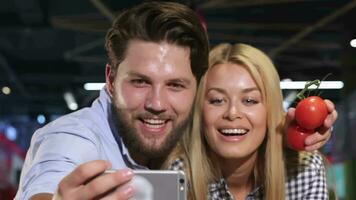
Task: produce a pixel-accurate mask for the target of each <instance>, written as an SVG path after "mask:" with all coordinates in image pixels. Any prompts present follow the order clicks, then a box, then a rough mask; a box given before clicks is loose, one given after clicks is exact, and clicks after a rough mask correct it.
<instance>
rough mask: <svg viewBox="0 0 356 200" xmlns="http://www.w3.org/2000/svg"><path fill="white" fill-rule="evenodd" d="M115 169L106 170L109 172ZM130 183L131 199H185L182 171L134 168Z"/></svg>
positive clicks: (185, 190) (185, 189)
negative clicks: (132, 193)
mask: <svg viewBox="0 0 356 200" xmlns="http://www.w3.org/2000/svg"><path fill="white" fill-rule="evenodd" d="M113 171H115V170H107V171H106V172H105V173H110V172H113ZM134 173H135V176H134V178H133V179H132V181H131V183H130V184H132V186H133V187H134V189H135V191H136V195H135V196H134V197H133V198H132V199H131V200H186V199H187V183H186V176H185V174H184V172H183V171H173V170H134Z"/></svg>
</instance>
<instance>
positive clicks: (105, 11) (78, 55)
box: [64, 0, 115, 63]
mask: <svg viewBox="0 0 356 200" xmlns="http://www.w3.org/2000/svg"><path fill="white" fill-rule="evenodd" d="M90 2H91V3H92V4H93V5H94V6H95V7H96V8H97V9H98V10H99V11H100V13H101V14H102V15H104V16H105V17H106V18H107V19H108V20H109V21H110V22H112V21H113V20H114V17H115V15H114V13H113V12H112V11H111V10H110V9H109V8H108V7H107V6H105V5H104V4H103V3H102V1H100V0H90ZM100 45H104V39H103V38H100V39H97V40H94V41H92V42H89V43H87V44H83V45H81V46H78V47H76V48H74V49H72V50H69V51H66V52H65V53H64V57H65V58H67V59H72V60H74V61H78V62H92V63H97V62H105V61H106V59H103V58H102V57H94V56H88V55H83V54H85V52H87V51H89V50H91V49H93V48H95V47H97V46H100Z"/></svg>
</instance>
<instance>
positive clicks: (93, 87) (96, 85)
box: [84, 83, 105, 90]
mask: <svg viewBox="0 0 356 200" xmlns="http://www.w3.org/2000/svg"><path fill="white" fill-rule="evenodd" d="M104 85H105V83H85V84H84V89H85V90H101V89H102V88H103V87H104Z"/></svg>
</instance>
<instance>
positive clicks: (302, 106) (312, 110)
mask: <svg viewBox="0 0 356 200" xmlns="http://www.w3.org/2000/svg"><path fill="white" fill-rule="evenodd" d="M327 115H328V108H327V106H326V104H325V102H324V100H323V99H322V98H320V97H318V96H310V97H307V98H305V99H303V100H301V101H300V102H299V103H298V104H297V107H296V108H295V119H296V121H297V123H298V125H299V126H301V127H303V128H305V129H309V130H314V129H316V128H318V127H320V126H321V125H323V123H324V120H325V118H326V116H327Z"/></svg>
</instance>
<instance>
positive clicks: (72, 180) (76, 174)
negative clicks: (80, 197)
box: [60, 160, 111, 189]
mask: <svg viewBox="0 0 356 200" xmlns="http://www.w3.org/2000/svg"><path fill="white" fill-rule="evenodd" d="M110 167H111V164H110V163H109V162H107V161H104V160H95V161H90V162H87V163H84V164H81V165H79V166H78V167H77V168H76V169H75V170H73V171H72V172H71V173H70V174H69V175H68V176H66V177H64V178H63V180H62V181H61V183H60V184H61V186H62V188H63V189H65V188H75V187H77V186H80V185H82V184H84V183H85V182H87V181H88V180H89V179H90V178H93V177H94V176H96V175H98V174H100V173H103V172H104V171H105V170H106V169H109V168H110Z"/></svg>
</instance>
